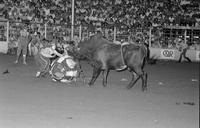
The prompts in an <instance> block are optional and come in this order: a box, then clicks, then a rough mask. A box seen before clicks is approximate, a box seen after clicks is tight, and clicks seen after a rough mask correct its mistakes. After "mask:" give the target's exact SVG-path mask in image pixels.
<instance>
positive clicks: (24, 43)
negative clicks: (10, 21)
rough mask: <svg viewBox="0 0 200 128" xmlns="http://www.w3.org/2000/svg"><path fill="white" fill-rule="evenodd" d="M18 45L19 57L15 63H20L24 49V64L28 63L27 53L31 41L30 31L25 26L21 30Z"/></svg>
mask: <svg viewBox="0 0 200 128" xmlns="http://www.w3.org/2000/svg"><path fill="white" fill-rule="evenodd" d="M17 42H18V47H17V58H16V61H15V64H17V63H18V61H19V57H20V54H21V51H22V55H23V64H25V65H26V64H27V63H26V55H27V48H28V43H29V38H28V32H27V29H26V28H23V30H21V31H20V36H19V38H18V41H17Z"/></svg>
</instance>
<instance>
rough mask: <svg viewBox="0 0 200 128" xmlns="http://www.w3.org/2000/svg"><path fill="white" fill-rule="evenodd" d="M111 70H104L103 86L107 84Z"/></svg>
mask: <svg viewBox="0 0 200 128" xmlns="http://www.w3.org/2000/svg"><path fill="white" fill-rule="evenodd" d="M109 72H110V70H104V71H103V86H104V87H106V86H107V81H108V74H109Z"/></svg>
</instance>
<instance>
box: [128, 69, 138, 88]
mask: <svg viewBox="0 0 200 128" xmlns="http://www.w3.org/2000/svg"><path fill="white" fill-rule="evenodd" d="M131 73H132V80H131V82H130V83H129V84H128V86H127V89H131V88H132V87H133V86H134V85H135V83H136V82H137V81H138V80H139V78H140V75H137V74H136V73H135V72H131ZM135 77H137V78H136V79H135Z"/></svg>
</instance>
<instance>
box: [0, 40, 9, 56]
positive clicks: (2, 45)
mask: <svg viewBox="0 0 200 128" xmlns="http://www.w3.org/2000/svg"><path fill="white" fill-rule="evenodd" d="M7 52H8V43H7V42H6V41H0V53H7Z"/></svg>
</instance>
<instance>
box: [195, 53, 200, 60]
mask: <svg viewBox="0 0 200 128" xmlns="http://www.w3.org/2000/svg"><path fill="white" fill-rule="evenodd" d="M196 60H197V61H200V51H196Z"/></svg>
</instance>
